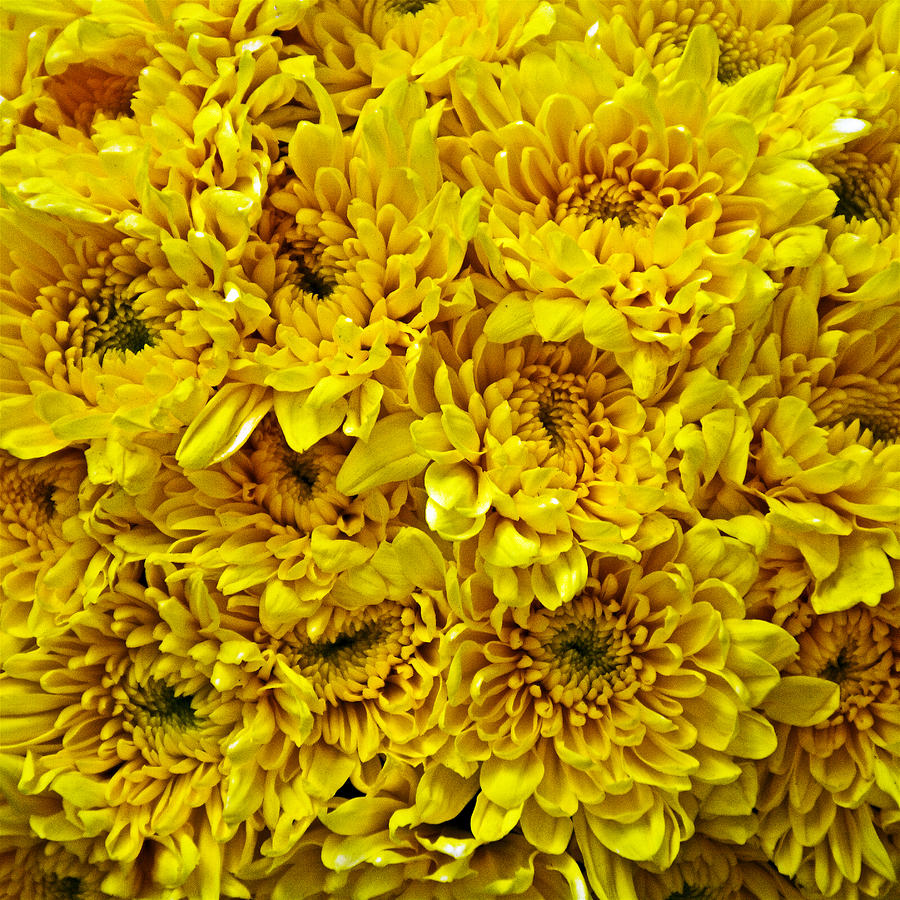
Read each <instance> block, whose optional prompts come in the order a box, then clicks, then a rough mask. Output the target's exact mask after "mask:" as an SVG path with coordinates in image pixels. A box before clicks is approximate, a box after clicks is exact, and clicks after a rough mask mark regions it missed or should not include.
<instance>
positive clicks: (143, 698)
mask: <svg viewBox="0 0 900 900" xmlns="http://www.w3.org/2000/svg"><path fill="white" fill-rule="evenodd" d="M193 699H194V697H193V695H192V694H176V693H175V689H174V688H173V687H172V686H171V685H169V684H166V682H164V681H160V680H158V679H156V678H149V679H147V682H146V683H145V684H143V685H141V686H140V687H139V688H137V689H136V690H133V691H131V701H132V707H133V710H134V713H135V718H136V719H137V721H138V723H139V724H140V725H143V726H161V725H169V726H173V727H175V728H178V729H181V730H188V729H193V728H197V727H198V726H199V722H198V720H197V716H196V714H195V713H194V707H193V705H192V701H193Z"/></svg>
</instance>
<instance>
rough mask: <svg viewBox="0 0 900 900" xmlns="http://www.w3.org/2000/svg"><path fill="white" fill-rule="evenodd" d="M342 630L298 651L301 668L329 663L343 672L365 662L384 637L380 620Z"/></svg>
mask: <svg viewBox="0 0 900 900" xmlns="http://www.w3.org/2000/svg"><path fill="white" fill-rule="evenodd" d="M350 629H351V630H349V631H345V632H342V633H341V634H339V635H337V637H335V638H334V639H332V640H330V641H317V642H313V643H310V644H307V645H306V646H305V647H303V648H302V649H301V650H300V652H299V653H298V663H299V664H300V667H301V668H305V667H308V666H318V665H319V664H320V663H329V664H330V665H332V666H334V668H336V669H338V670H339V671H341V672H343V671H346V670H347V669H349V668H350V667H351V666H354V665H360V664H363V663H364V662H365V659H366V657H368V656H369V655H370V654H371V653H372V651H373V650H375V649H376V648H377V647H378V646H379V644H380V643H381V642H382V640H383V638H384V628H383V627H382V625H381V624H380V623H379V622H378V621H374V622H363V623H361V624H360V625H359V627H357V628H355V629H354V626H353V625H352V624H351V625H350Z"/></svg>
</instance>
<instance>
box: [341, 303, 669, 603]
mask: <svg viewBox="0 0 900 900" xmlns="http://www.w3.org/2000/svg"><path fill="white" fill-rule="evenodd" d="M483 321H484V317H483V316H482V315H476V316H475V317H473V318H471V319H470V320H469V321H468V322H467V323H465V327H463V323H462V322H460V324H459V327H458V329H457V331H458V333H457V335H456V336H455V338H454V340H453V342H452V343H451V341H450V340H449V339H447V338H446V336H445V335H444V334H441V333H439V332H435V333H434V334H433V335H432V338H431V339H430V340H429V341H423V342H422V343H421V345H420V347H419V348H418V350H417V353H416V355H414V356H413V359H412V365H411V369H410V374H409V383H410V403H411V405H412V407H413V409H414V410H415V411H416V412H417V413H418V414H419V415H420V416H421V419H420V420H419V421H415V422H413V423H412V424H411V425H410V426H409V427H410V431H411V434H412V440H413V444H414V446H415V448H416V450H417V451H418V453H419V454H421V456H422V457H423V458H424V459H426V460H428V464H427V467H426V468H425V475H424V484H425V490H426V492H427V495H428V501H427V506H426V511H425V517H426V520H427V522H428V525H429V527H431V528H432V529H433V530H434V531H436V532H437V533H438V534H439V535H440V536H441V537H442V538H444V539H445V540H448V541H452V542H454V543H455V544H456V545H457V553H458V555H459V557H460V559H461V560H465V561H467V562H465V563H463V567H464V568H465V567H466V565H469V566H471V564H472V563H473V562H474V563H476V564H477V565H478V566H479V567H483V569H484V571H486V572H487V573H488V574H489V575H490V577H491V579H492V581H493V584H494V590H495V592H496V594H497V597H498V598H499V599H500V601H501V602H503V603H505V604H509V605H516V606H523V605H527V604H528V603H529V602H530V601H531V599H532V597H537V598H538V600H539V601H540V603H541V604H543V605H544V606H546V607H549V608H555V607H557V606H559V605H560V604H561V603H564V602H566V601H568V600H571V598H572V597H573V596H574V595H575V594H576V593H577V591H578V590H579V589H580V588H581V587H582V586H583V584H584V579H585V576H586V574H587V566H586V563H585V554H586V553H588V552H590V551H592V550H595V551H602V552H606V553H612V554H616V555H620V556H625V557H630V558H637V556H638V552H639V548H643V547H645V546H650V545H652V544H653V543H658V542H659V541H660V540H662V539H663V538H665V537H667V536H668V534H669V533H670V529H671V526H670V525H669V523H668V521H667V519H666V518H665V516H664V515H663V514H662V513H657V512H656V511H657V510H658V509H659V508H660V507H661V506H663V505H664V503H665V502H666V494H665V492H664V491H663V487H664V485H665V484H666V467H665V459H664V456H663V455H661V453H660V450H659V449H658V447H659V445H660V444H661V443H662V440H663V438H664V436H665V429H666V423H665V421H664V420H663V418H662V417H661V416H658V415H657V416H656V417H654V415H653V413H654V412H656V413H658V411H651V413H650V415H648V413H647V412H646V411H645V410H644V409H643V408H642V406H641V404H640V402H639V400H638V398H637V397H636V396H635V394H634V391H633V390H632V388H631V385H630V383H629V381H628V378H627V377H626V376H625V374H624V373H623V372H621V370H619V369H618V367H617V366H616V364H615V361H614V359H613V357H612V354H609V353H605V354H602V353H598V352H597V351H596V350H595V349H594V348H592V347H591V346H590V345H589V344H588V343H587V342H586V341H583V340H576V339H572V340H570V341H569V342H568V343H566V344H543V343H541V342H540V341H538V340H537V339H535V338H525V339H524V340H521V341H516V342H513V343H510V344H506V345H503V344H496V343H492V342H490V341H488V340H487V339H486V338H485V337H484V335H483V334H482V333H481V331H482V323H483ZM376 464H377V460H376V459H374V457H373V459H372V460H371V461H370V466H371V467H374V466H376ZM345 477H346V476H345Z"/></svg>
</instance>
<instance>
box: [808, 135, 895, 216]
mask: <svg viewBox="0 0 900 900" xmlns="http://www.w3.org/2000/svg"><path fill="white" fill-rule="evenodd" d="M819 168H820V170H821V171H822V172H823V173H824V174H825V175H827V176H828V177H829V180H830V181H831V185H830V187H831V190H833V191H834V192H835V194H837V198H838V199H837V203H836V204H835V207H834V213H833V215H834V216H835V217H837V216H843V218H844V219H846V220H847V221H848V222H849V221H850V220H851V219H856V220H857V221H859V222H864V221H866V220H867V219H874V220H875V221H876V222H878V223H879V224H880V225H881V226H882V228H889V227H890V224H889V223H890V215H891V214H890V204H889V203H888V201H887V193H888V186H889V183H890V179H889V178H887V177H886V175H885V173H884V172H883V171H882V170H881V168H880V167H879V166H878V165H873V164H872V163H871V162H870V161H869V160H868V159H867V158H866V156H865V155H864V154H862V153H860V152H858V151H855V150H848V151H844V152H842V153H838V154H836V155H835V156H833V157H831V158H829V159H826V160H824V161H823V162H821V163H820V164H819Z"/></svg>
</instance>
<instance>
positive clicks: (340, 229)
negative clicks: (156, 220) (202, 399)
mask: <svg viewBox="0 0 900 900" xmlns="http://www.w3.org/2000/svg"><path fill="white" fill-rule="evenodd" d="M310 87H311V88H315V91H316V96H317V100H318V102H319V104H320V109H321V116H320V121H319V123H318V124H313V123H311V122H303V123H301V124H300V125H299V126H298V128H297V130H296V132H295V134H294V136H293V137H292V139H291V142H290V145H289V153H288V157H287V158H286V159H285V160H284V161H283V162H284V164H285V165H289V166H290V170H288V171H287V173H286V174H287V177H286V178H285V179H283V181H284V183H283V187H281V188H280V189H278V190H275V191H273V192H272V193H270V195H269V198H268V202H270V203H271V205H272V213H271V220H266V221H265V222H264V234H265V236H266V237H265V239H266V240H272V241H273V245H272V247H271V250H270V251H269V252H266V251H265V250H263V251H262V252H263V254H264V255H263V256H260V251H259V248H255V247H250V248H249V253H250V261H248V263H247V267H248V268H250V269H252V274H251V279H252V278H258V279H260V283H261V284H263V285H266V286H267V288H266V289H267V290H269V291H272V292H274V297H273V301H272V311H273V317H272V320H271V322H264V323H261V324H260V329H261V331H262V332H263V336H264V337H265V339H264V340H259V341H257V342H256V343H250V342H248V344H247V346H246V348H245V349H244V350H242V351H241V353H240V354H239V358H238V359H237V361H236V362H235V363H234V366H233V370H232V378H233V379H234V380H235V382H236V384H235V385H234V386H233V390H231V391H222V392H220V393H219V394H218V395H217V396H216V397H215V398H214V399H213V400H212V402H211V403H210V404H209V406H208V407H207V408H206V409H205V410H204V411H203V413H202V414H201V415H200V416H199V417H198V418H197V420H196V421H195V422H194V423H193V424H192V425H191V427H190V428H189V429H188V431H187V434H186V435H185V438H184V441H183V442H182V445H181V447H180V449H179V455H178V459H179V462H180V463H181V464H182V465H185V466H187V467H192V468H193V467H200V466H203V465H207V464H209V463H210V462H212V461H216V460H219V459H222V458H224V457H225V456H227V455H228V454H229V453H231V452H234V450H236V449H237V447H239V446H240V445H241V443H242V442H243V441H245V440H246V439H247V437H249V434H250V431H251V430H252V428H253V426H254V425H255V424H256V422H258V421H259V419H261V418H262V416H263V415H264V414H265V412H266V411H268V409H272V408H274V412H275V415H276V417H277V418H278V422H279V424H280V426H281V428H282V430H283V431H284V434H285V436H286V438H287V442H288V444H289V445H290V446H291V447H292V448H293V449H294V450H296V451H297V452H298V453H302V452H303V451H305V450H307V449H308V448H309V447H311V446H312V445H313V444H314V443H315V442H316V441H317V440H319V439H320V438H321V437H323V436H325V435H327V434H329V433H331V432H332V431H334V430H335V429H337V428H339V427H343V430H344V431H345V433H347V434H351V435H353V436H357V437H360V438H363V439H366V438H368V437H369V435H370V433H371V431H372V428H373V426H374V425H375V422H376V419H377V417H378V414H379V412H380V411H381V407H382V402H384V404H385V407H386V408H387V411H390V412H393V411H395V410H397V409H398V407H397V400H398V399H399V401H401V402H402V401H403V400H405V397H403V396H402V395H401V396H400V397H399V398H395V399H393V400H392V399H391V398H390V397H388V398H385V394H386V387H385V384H387V385H393V384H395V382H396V377H395V376H394V375H393V374H392V368H391V360H392V358H393V356H394V355H396V354H399V355H402V354H403V353H404V352H405V349H406V348H407V347H408V346H409V345H410V344H412V343H413V342H414V341H415V340H416V339H417V338H418V337H419V335H420V334H421V333H422V331H423V330H424V329H425V328H426V327H427V326H428V325H429V324H430V323H432V322H433V321H436V320H441V319H445V318H448V317H450V316H451V315H453V314H459V312H461V311H464V310H466V309H469V308H471V307H472V306H473V305H474V298H473V297H472V293H471V288H470V287H469V286H468V285H467V284H466V283H465V282H464V281H461V280H458V279H457V276H458V275H459V273H460V270H461V267H462V265H463V259H464V254H465V252H466V248H467V245H468V240H469V238H470V237H471V234H472V232H473V230H474V227H475V210H474V206H475V201H476V200H477V198H476V197H475V196H474V195H471V194H470V195H468V196H466V197H462V198H461V197H460V193H459V191H458V189H457V188H456V187H455V186H454V185H452V184H450V183H447V182H445V181H444V180H443V177H442V175H441V171H440V166H439V163H438V157H437V152H436V149H435V146H434V134H435V129H436V117H435V113H436V112H439V110H437V109H436V108H432V109H430V110H427V111H426V108H425V97H424V94H423V92H422V91H421V89H417V88H414V87H411V86H409V85H408V84H407V83H406V82H405V81H395V82H393V83H392V85H391V86H390V87H389V88H388V89H386V90H385V92H384V93H383V95H382V96H381V98H380V99H379V102H378V103H372V104H370V105H369V106H367V107H366V110H365V111H364V112H363V114H362V115H361V117H360V120H359V123H358V125H357V127H356V129H355V131H354V133H353V135H351V136H349V137H347V136H345V135H344V134H343V133H342V131H341V128H340V126H339V124H338V121H337V116H336V114H335V112H334V108H333V106H332V104H331V101H330V99H329V98H328V96H327V95H326V94H324V92H323V91H322V89H321V88H320V87H317V86H315V85H313V84H310ZM276 211H277V214H276ZM279 220H280V221H279ZM225 423H227V425H225ZM223 425H225V427H224V429H223ZM410 474H411V473H410Z"/></svg>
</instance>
